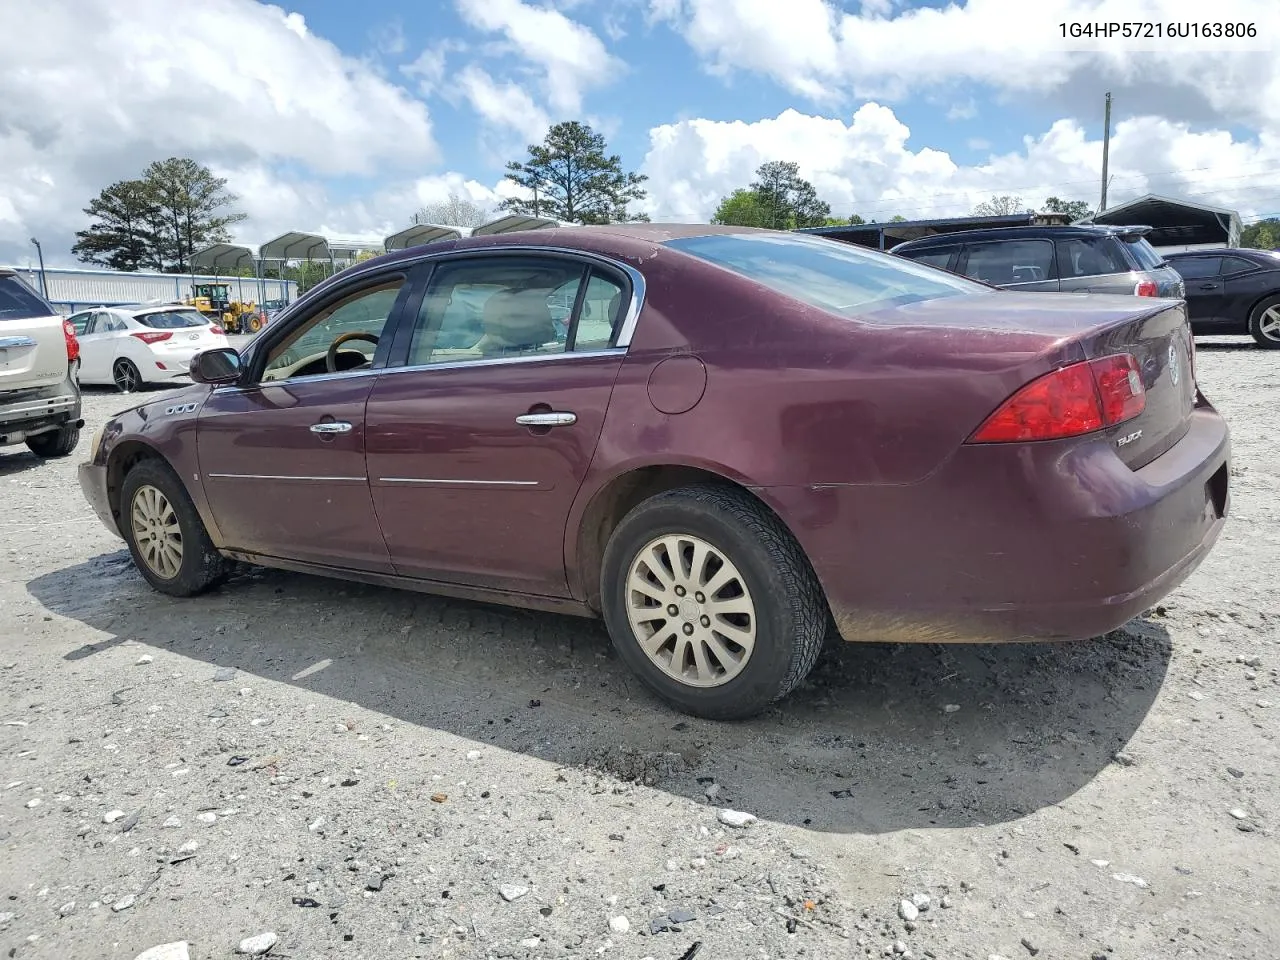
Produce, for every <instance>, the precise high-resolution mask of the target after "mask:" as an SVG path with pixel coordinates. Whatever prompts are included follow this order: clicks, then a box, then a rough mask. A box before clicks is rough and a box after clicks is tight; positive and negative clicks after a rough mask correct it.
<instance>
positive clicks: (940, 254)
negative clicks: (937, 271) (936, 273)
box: [899, 244, 960, 270]
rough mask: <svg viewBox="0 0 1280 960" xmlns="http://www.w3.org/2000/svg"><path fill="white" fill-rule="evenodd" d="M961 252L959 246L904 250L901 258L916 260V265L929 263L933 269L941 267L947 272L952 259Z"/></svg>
mask: <svg viewBox="0 0 1280 960" xmlns="http://www.w3.org/2000/svg"><path fill="white" fill-rule="evenodd" d="M959 252H960V246H959V244H954V245H952V246H949V247H930V248H928V249H927V250H920V251H915V250H904V251H903V252H902V253H901V254H899V256H903V257H906V258H907V259H909V260H914V261H915V262H916V263H927V264H928V265H929V266H931V267H939V268H941V269H943V270H946V269H947V267H948V266H949V265H950V263H951V258H952V257H954V256H955V255H956V254H957V253H959Z"/></svg>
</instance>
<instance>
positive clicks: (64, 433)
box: [27, 423, 80, 460]
mask: <svg viewBox="0 0 1280 960" xmlns="http://www.w3.org/2000/svg"><path fill="white" fill-rule="evenodd" d="M79 442H80V428H79V427H77V426H76V425H75V424H74V423H68V424H67V425H66V426H63V427H59V428H58V429H57V430H52V431H50V432H49V433H38V434H36V435H35V436H34V437H27V449H28V450H30V451H31V452H32V453H34V454H35V455H36V456H37V457H43V458H44V459H46V460H51V459H53V458H54V457H65V456H67V455H68V454H70V453H71V451H73V450H74V449H75V448H76V444H78V443H79Z"/></svg>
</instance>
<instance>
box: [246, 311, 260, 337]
mask: <svg viewBox="0 0 1280 960" xmlns="http://www.w3.org/2000/svg"><path fill="white" fill-rule="evenodd" d="M261 329H262V318H261V317H259V316H257V315H256V314H255V315H254V317H253V319H252V320H250V321H249V332H250V333H257V332H258V331H259V330H261Z"/></svg>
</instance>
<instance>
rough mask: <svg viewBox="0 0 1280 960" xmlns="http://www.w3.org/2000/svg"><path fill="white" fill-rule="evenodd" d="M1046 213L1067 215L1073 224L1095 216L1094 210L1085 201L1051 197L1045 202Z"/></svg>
mask: <svg viewBox="0 0 1280 960" xmlns="http://www.w3.org/2000/svg"><path fill="white" fill-rule="evenodd" d="M1044 209H1045V212H1046V213H1065V214H1066V215H1067V217H1068V218H1070V220H1071V222H1072V223H1075V222H1076V221H1077V220H1084V219H1086V218H1088V217H1092V216H1093V209H1092V208H1091V207H1090V206H1089V204H1088V203H1086V202H1085V201H1084V200H1059V199H1058V198H1057V197H1050V198H1049V199H1048V200H1046V201H1045V202H1044Z"/></svg>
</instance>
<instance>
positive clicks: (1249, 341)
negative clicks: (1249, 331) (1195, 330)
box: [1196, 336, 1262, 353]
mask: <svg viewBox="0 0 1280 960" xmlns="http://www.w3.org/2000/svg"><path fill="white" fill-rule="evenodd" d="M1261 349H1262V348H1261V347H1260V346H1258V344H1257V342H1256V341H1255V340H1254V339H1253V337H1248V336H1245V337H1238V338H1235V339H1232V340H1202V339H1200V338H1199V337H1196V350H1197V351H1199V350H1207V351H1209V352H1211V353H1219V352H1222V353H1226V352H1230V351H1233V350H1261Z"/></svg>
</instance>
